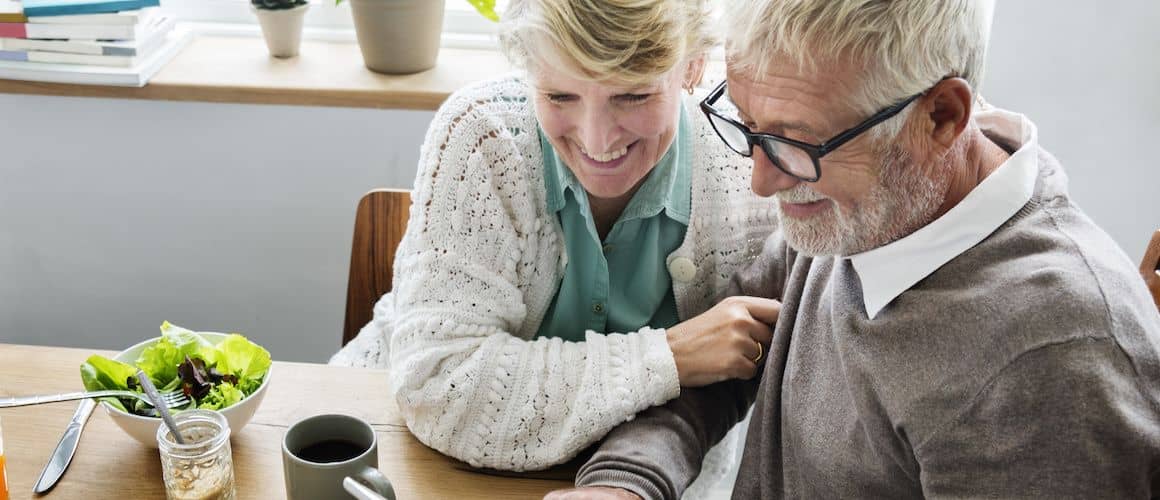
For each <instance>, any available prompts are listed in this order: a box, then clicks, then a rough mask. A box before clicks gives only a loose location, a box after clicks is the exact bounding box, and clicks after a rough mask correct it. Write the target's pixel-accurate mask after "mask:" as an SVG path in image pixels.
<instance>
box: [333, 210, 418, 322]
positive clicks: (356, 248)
mask: <svg viewBox="0 0 1160 500" xmlns="http://www.w3.org/2000/svg"><path fill="white" fill-rule="evenodd" d="M410 208H411V192H410V191H407V190H400V189H375V190H373V191H371V192H369V193H367V194H365V195H363V197H362V199H361V200H359V202H358V210H357V211H356V212H355V216H354V238H353V241H352V243H351V246H350V276H349V278H348V279H347V282H346V320H345V322H344V324H343V328H342V345H346V343H347V342H350V341H351V339H353V338H354V337H355V336H356V335H358V331H359V329H361V328H362V327H363V326H364V325H366V324H367V323H368V322H370V320H371V317H372V316H373V315H374V307H375V302H378V300H379V298H380V297H382V296H383V294H385V293H387V292H389V291H391V278H392V275H391V271H392V269H394V265H395V250H396V249H398V248H399V241H400V240H402V239H403V233H404V232H405V231H406V230H407V218H408V217H409V210H410Z"/></svg>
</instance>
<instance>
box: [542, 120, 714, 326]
mask: <svg viewBox="0 0 1160 500" xmlns="http://www.w3.org/2000/svg"><path fill="white" fill-rule="evenodd" d="M688 128H689V125H688V123H687V117H686V116H685V110H684V108H682V109H681V117H680V123H679V125H678V127H677V137H676V140H674V141H673V145H672V146H671V147H669V150H668V152H667V153H665V156H664V157H663V158H661V161H660V162H659V163H658V164H657V166H656V167H655V168H653V170H652V172H650V173H649V175H648V177H647V178H646V179H645V181H644V184H642V185H641V187H640V189H639V190H637V192H636V193H635V194H633V196H632V199H631V200H629V202H628V205H627V206H626V207H625V209H624V212H622V213H621V214H620V218H618V219H617V220H616V222H615V223H614V224H613V226H612V230H611V231H609V232H608V236H607V237H606V238H605V239H604V241H600V237H599V236H598V234H597V232H596V224H595V221H593V219H592V210H591V209H590V208H589V205H588V193H587V192H586V191H584V186H582V185H581V184H580V181H579V180H578V179H577V178H576V176H575V175H573V174H572V171H571V170H569V169H568V167H567V166H566V165H564V164H563V163H562V162H561V161H560V158H559V157H558V156H557V154H556V150H555V149H553V148H552V146H551V144H549V143H548V141H547V139H546V138H545V137H544V134H543V131H541V132H540V144H541V146H542V149H543V156H544V184H545V186H546V187H547V202H548V210H549V211H552V212H555V213H556V214H557V216H558V217H559V219H560V225H561V226H562V227H563V230H564V248H565V251H566V252H568V260H567V263H568V264H567V267H566V269H565V270H564V279H563V281H561V282H560V287H559V288H558V289H557V290H556V297H555V298H554V299H553V301H552V305H551V306H550V307H549V308H548V311H547V313H546V314H545V316H544V320H543V322H542V323H541V324H540V329H539V332H538V333H537V335H538V336H540V337H559V338H562V339H564V340H573V341H581V340H584V333H585V331H586V330H593V331H596V332H599V333H613V332H631V331H636V330H638V329H640V328H641V327H643V326H649V327H652V328H668V327H670V326H673V325H675V324H677V323H679V322H680V319H679V318H678V317H677V304H676V300H675V299H674V297H673V287H672V280H671V278H670V276H669V272H668V269H667V267H666V262H665V260H666V258H667V257H668V255H669V254H670V253H672V252H673V251H674V250H676V249H677V247H679V246H680V245H681V242H682V241H683V240H684V239H685V230H686V229H687V228H688V225H689V207H690V204H691V203H692V200H691V192H690V185H689V182H690V179H691V170H690V166H689V156H690V153H691V149H690V147H689V137H688Z"/></svg>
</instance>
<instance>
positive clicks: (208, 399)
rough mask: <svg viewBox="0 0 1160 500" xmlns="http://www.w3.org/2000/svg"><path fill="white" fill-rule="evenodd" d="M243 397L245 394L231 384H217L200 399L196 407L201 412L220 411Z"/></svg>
mask: <svg viewBox="0 0 1160 500" xmlns="http://www.w3.org/2000/svg"><path fill="white" fill-rule="evenodd" d="M245 397H246V395H245V393H243V392H242V391H241V390H240V389H238V388H237V387H234V385H233V384H218V385H216V386H214V388H213V389H210V391H209V394H206V396H205V397H204V398H202V399H201V403H199V404H198V405H197V407H198V409H201V410H220V409H222V408H226V407H228V406H232V405H234V404H235V403H237V402H238V401H241V400H242V399H244V398H245Z"/></svg>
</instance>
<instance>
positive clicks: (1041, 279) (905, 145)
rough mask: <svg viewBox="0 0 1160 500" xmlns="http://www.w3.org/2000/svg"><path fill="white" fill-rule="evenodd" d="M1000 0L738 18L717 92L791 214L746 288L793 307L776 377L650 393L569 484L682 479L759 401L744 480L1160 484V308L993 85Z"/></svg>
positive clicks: (736, 138) (1093, 490) (889, 484)
mask: <svg viewBox="0 0 1160 500" xmlns="http://www.w3.org/2000/svg"><path fill="white" fill-rule="evenodd" d="M978 4H979V2H977V1H975V0H938V1H931V0H800V1H793V2H790V1H785V0H753V1H750V2H745V7H746V8H735V9H733V10H732V11H731V12H730V14H729V15H731V16H732V17H733V20H732V26H731V28H732V29H731V31H730V33H731V34H730V43H729V50H728V54H729V67H728V80H727V81H728V85H722V86H721V87H719V88H718V89H717V91H716V92H714V93H713V94H712V95H710V97H709V98H708V99H706V101H705V103H704V106H703V107H704V110H705V112H706V113H708V114H709V115H710V116H711V118H712V120H713V122H714V123H715V125H716V128H717V132H718V133H719V134H720V135H721V138H722V139H723V140H724V141H725V142H726V143H728V144H729V145H730V146H731V147H733V148H734V150H736V151H737V152H738V153H740V154H743V155H746V156H750V155H751V156H752V158H753V163H754V170H753V189H754V191H756V192H757V193H759V194H761V195H765V196H773V197H774V198H775V200H776V205H777V208H778V210H779V212H780V216H781V222H782V234H780V235H775V236H774V237H772V238H771V240H770V241H769V242H768V243H767V245H766V247H765V251H764V253H763V255H762V256H761V257H760V258H759V260H758V261H757V262H755V263H754V264H753V265H752V266H751V267H750V268H748V270H746V271H744V272H742V273H741V274H740V275H739V276H737V277H735V279H734V287H733V293H734V294H736V295H756V296H764V297H772V298H777V299H780V300H782V301H783V308H782V310H781V314H780V318H779V320H778V322H777V324H776V327H775V332H774V340H773V342H772V345H770V346H768V347H766V349H767V353H768V354H767V356H766V359H765V363H764V369H763V373H762V375H761V377H760V379H759V380H756V379H755V380H754V381H740V382H725V383H721V384H717V385H714V386H710V387H708V388H705V389H703V390H685V391H684V393H683V394H682V395H681V397H680V398H678V399H677V400H674V401H673V402H671V403H670V404H668V405H666V406H664V407H660V408H656V409H653V410H649V411H647V412H645V413H642V414H641V415H640V416H638V418H637V419H636V420H635V421H633V422H631V423H628V424H625V425H623V426H621V427H620V428H618V429H616V430H615V431H613V433H612V434H610V435H609V437H608V438H607V440H606V441H605V443H604V444H603V445H602V447H601V448H600V449H599V450H598V451H597V453H596V454H595V456H594V457H593V458H592V460H591V461H590V462H589V463H587V464H586V465H585V466H584V467H583V468H582V469H581V471H580V474H579V476H578V478H577V484H578V485H579V486H582V487H589V488H582V489H580V490H572V491H570V492H564V493H557V494H554V495H553V496H560V497H569V496H583V497H600V496H606V497H614V498H619V497H633V498H634V497H636V496H640V497H644V498H675V497H678V496H680V495H681V493H682V491H683V489H684V488H685V486H686V485H687V484H689V482H690V481H691V480H692V479H693V476H694V475H695V474H696V471H697V470H698V469H699V464H700V461H701V457H702V456H703V454H704V452H705V450H706V449H708V448H709V447H710V446H711V445H712V444H713V443H714V442H716V440H718V439H719V438H720V437H721V436H722V434H723V433H724V432H725V431H726V430H727V429H728V428H729V426H730V424H732V423H733V422H736V421H737V420H739V419H741V418H742V417H743V416H744V414H745V412H746V411H747V409H748V408H749V406H750V403H751V402H752V401H754V400H756V405H755V406H754V414H753V418H752V423H751V425H750V428H749V436H748V440H747V443H746V448H745V454H744V458H743V461H742V464H741V470H740V473H739V474H738V479H737V483H736V487H735V490H734V492H733V496H734V498H743V499H749V498H781V497H792V498H800V497H805V498H867V497H870V498H920V497H928V496H929V497H999V498H1009V497H1051V498H1063V497H1076V498H1129V497H1130V498H1148V497H1154V496H1156V495H1160V474H1158V473H1157V471H1158V470H1160V409H1158V408H1160V356H1158V352H1160V315H1158V314H1157V311H1156V307H1155V306H1154V305H1153V304H1152V302H1151V300H1150V299H1149V297H1148V294H1147V291H1146V290H1145V288H1144V285H1143V283H1142V282H1141V280H1140V277H1139V275H1138V274H1136V272H1135V270H1134V269H1133V265H1132V263H1131V262H1130V261H1129V259H1128V258H1127V257H1126V256H1125V255H1124V253H1123V252H1122V251H1121V250H1120V249H1119V248H1118V247H1117V246H1116V245H1115V243H1113V242H1112V241H1111V239H1110V238H1109V237H1108V236H1107V235H1106V234H1105V233H1104V232H1103V231H1101V230H1100V229H1099V228H1098V227H1096V225H1095V224H1094V223H1092V221H1091V220H1090V219H1088V218H1087V216H1085V215H1084V214H1083V213H1082V212H1081V211H1080V210H1079V208H1078V207H1076V205H1075V204H1074V203H1073V202H1072V201H1071V199H1070V198H1069V195H1068V192H1067V178H1066V176H1065V174H1064V172H1063V170H1062V169H1061V167H1060V166H1059V164H1058V162H1057V161H1056V160H1055V158H1053V157H1052V156H1051V155H1050V154H1048V153H1047V152H1046V151H1044V150H1043V149H1042V148H1041V147H1040V146H1039V144H1038V138H1037V133H1036V128H1035V126H1034V125H1033V124H1032V123H1031V122H1030V121H1029V120H1028V119H1027V118H1025V117H1023V116H1021V115H1018V114H1014V113H1010V112H1006V111H1001V110H997V109H993V108H990V107H988V106H986V105H985V104H982V103H981V101H980V100H978V99H977V96H976V92H975V90H974V89H976V88H978V85H979V81H980V79H981V73H982V68H983V59H984V58H983V55H984V49H985V44H986V35H985V29H984V28H983V25H984V23H983V22H982V20H981V17H982V14H981V13H980V12H979V8H980V7H979V5H978ZM1098 168H1104V169H1109V170H1114V169H1119V168H1124V167H1123V166H1116V165H1101V166H1098ZM711 313H713V311H710V313H706V314H711ZM758 384H760V385H758Z"/></svg>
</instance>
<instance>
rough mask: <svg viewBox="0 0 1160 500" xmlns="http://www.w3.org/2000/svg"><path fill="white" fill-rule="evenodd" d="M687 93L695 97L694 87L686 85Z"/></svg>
mask: <svg viewBox="0 0 1160 500" xmlns="http://www.w3.org/2000/svg"><path fill="white" fill-rule="evenodd" d="M685 92H688V93H689V95H693V86H692V85H686V86H685Z"/></svg>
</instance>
